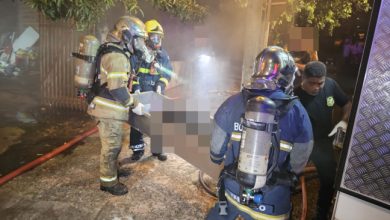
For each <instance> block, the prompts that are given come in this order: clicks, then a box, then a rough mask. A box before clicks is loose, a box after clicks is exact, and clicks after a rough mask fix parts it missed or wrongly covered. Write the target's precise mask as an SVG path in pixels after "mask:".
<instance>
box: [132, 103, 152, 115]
mask: <svg viewBox="0 0 390 220" xmlns="http://www.w3.org/2000/svg"><path fill="white" fill-rule="evenodd" d="M149 109H150V105H146V106H145V105H144V104H142V103H141V102H139V103H138V104H137V106H135V107H134V108H133V109H131V111H133V112H134V113H135V114H137V115H145V116H150V113H149Z"/></svg>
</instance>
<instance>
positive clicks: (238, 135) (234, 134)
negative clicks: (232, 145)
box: [231, 132, 241, 141]
mask: <svg viewBox="0 0 390 220" xmlns="http://www.w3.org/2000/svg"><path fill="white" fill-rule="evenodd" d="M231 139H232V140H233V141H240V140H241V133H240V132H232V136H231Z"/></svg>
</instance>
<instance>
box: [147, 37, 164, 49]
mask: <svg viewBox="0 0 390 220" xmlns="http://www.w3.org/2000/svg"><path fill="white" fill-rule="evenodd" d="M161 39H162V36H161V35H160V34H150V35H149V41H150V42H151V45H152V46H153V47H154V49H158V48H160V47H161Z"/></svg>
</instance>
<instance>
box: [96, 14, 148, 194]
mask: <svg viewBox="0 0 390 220" xmlns="http://www.w3.org/2000/svg"><path fill="white" fill-rule="evenodd" d="M146 37H147V33H146V30H145V25H144V23H143V22H142V21H141V20H139V19H138V18H135V17H130V16H123V17H121V18H119V20H118V21H117V23H116V24H115V26H114V28H113V30H112V31H111V32H110V33H109V34H108V36H107V42H106V43H105V44H103V45H102V46H101V47H100V48H99V50H98V55H97V57H99V59H97V61H96V68H99V71H98V77H97V79H98V80H97V81H96V84H98V88H99V89H98V91H97V92H96V96H95V97H94V98H93V99H92V102H91V103H90V104H89V106H88V114H90V115H92V116H94V117H95V118H96V120H97V121H98V128H99V136H100V140H101V143H102V148H101V153H100V189H101V190H102V191H107V192H109V193H111V194H113V195H123V194H126V193H127V187H126V186H125V185H124V184H122V183H120V182H119V181H118V167H117V160H118V155H119V153H120V151H121V146H122V133H123V123H126V122H127V121H128V117H129V109H131V111H132V112H133V113H135V114H137V115H144V114H145V108H144V105H143V104H142V103H140V102H138V101H137V100H135V99H134V98H133V97H132V95H130V92H129V90H128V82H129V79H130V73H131V66H130V62H129V56H131V55H132V54H134V53H136V52H137V53H139V54H142V57H143V59H145V60H149V62H151V61H152V60H153V59H154V58H153V56H152V54H151V53H150V52H149V51H148V50H147V48H146V45H145V39H146ZM99 51H105V52H104V53H103V55H99V53H100V54H101V53H102V52H99Z"/></svg>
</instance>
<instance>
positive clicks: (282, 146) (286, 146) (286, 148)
mask: <svg viewBox="0 0 390 220" xmlns="http://www.w3.org/2000/svg"><path fill="white" fill-rule="evenodd" d="M292 148H293V144H291V143H289V142H287V141H280V150H282V151H287V152H291V150H292Z"/></svg>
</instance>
